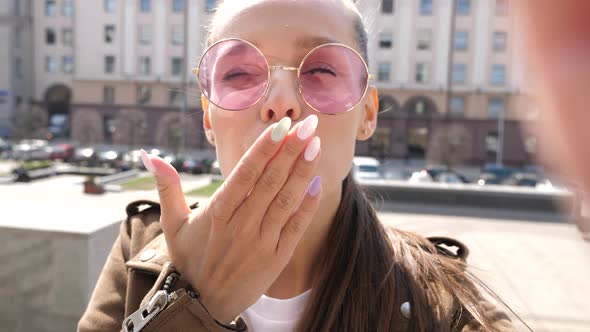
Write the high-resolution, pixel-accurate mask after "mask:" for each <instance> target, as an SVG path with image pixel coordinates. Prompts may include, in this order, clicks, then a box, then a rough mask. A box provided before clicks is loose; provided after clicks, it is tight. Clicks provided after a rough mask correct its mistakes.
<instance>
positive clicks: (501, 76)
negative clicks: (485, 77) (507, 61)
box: [492, 65, 506, 85]
mask: <svg viewBox="0 0 590 332" xmlns="http://www.w3.org/2000/svg"><path fill="white" fill-rule="evenodd" d="M505 82H506V66H504V65H493V66H492V84H493V85H502V84H504V83H505Z"/></svg>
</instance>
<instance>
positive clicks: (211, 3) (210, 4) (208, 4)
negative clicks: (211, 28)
mask: <svg viewBox="0 0 590 332" xmlns="http://www.w3.org/2000/svg"><path fill="white" fill-rule="evenodd" d="M215 7H217V1H216V0H205V11H207V12H212V11H214V10H215Z"/></svg>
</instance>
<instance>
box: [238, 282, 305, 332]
mask: <svg viewBox="0 0 590 332" xmlns="http://www.w3.org/2000/svg"><path fill="white" fill-rule="evenodd" d="M310 294H311V289H309V290H307V291H305V292H303V293H301V294H299V295H297V296H295V297H292V298H290V299H275V298H272V297H269V296H266V295H264V294H263V295H262V296H261V297H260V298H259V299H258V300H257V301H256V302H255V303H254V304H253V305H252V306H250V307H249V308H248V309H246V310H245V311H244V312H243V313H242V318H243V319H244V321H245V322H246V325H247V326H248V331H254V332H267V331H294V330H295V327H296V326H297V323H298V322H299V320H300V319H301V315H302V314H303V310H304V309H305V305H306V304H307V301H308V300H309V296H310Z"/></svg>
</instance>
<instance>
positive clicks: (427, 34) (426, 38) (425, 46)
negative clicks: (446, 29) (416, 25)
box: [416, 30, 432, 50]
mask: <svg viewBox="0 0 590 332" xmlns="http://www.w3.org/2000/svg"><path fill="white" fill-rule="evenodd" d="M431 39H432V32H431V31H430V30H418V36H417V43H416V48H418V49H419V50H429V49H430V44H431V42H432V41H431Z"/></svg>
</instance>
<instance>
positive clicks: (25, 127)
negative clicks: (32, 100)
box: [11, 105, 48, 140]
mask: <svg viewBox="0 0 590 332" xmlns="http://www.w3.org/2000/svg"><path fill="white" fill-rule="evenodd" d="M11 122H12V130H11V132H12V136H13V138H14V139H16V140H21V139H25V138H32V139H46V138H47V134H48V130H47V124H48V114H47V111H46V110H45V109H43V108H41V107H40V106H38V105H30V106H28V107H27V106H25V107H21V108H19V109H17V110H16V112H15V113H14V116H13V117H12V121H11Z"/></svg>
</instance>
